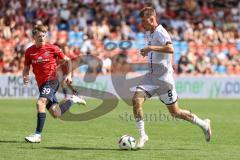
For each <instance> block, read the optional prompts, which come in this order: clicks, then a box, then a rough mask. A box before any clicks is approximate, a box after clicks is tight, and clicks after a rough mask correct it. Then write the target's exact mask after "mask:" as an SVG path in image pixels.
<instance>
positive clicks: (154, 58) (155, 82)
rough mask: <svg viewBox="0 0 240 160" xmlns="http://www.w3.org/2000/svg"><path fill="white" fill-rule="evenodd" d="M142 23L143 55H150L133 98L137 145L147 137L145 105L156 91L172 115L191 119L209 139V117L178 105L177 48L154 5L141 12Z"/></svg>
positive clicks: (140, 144) (146, 139)
mask: <svg viewBox="0 0 240 160" xmlns="http://www.w3.org/2000/svg"><path fill="white" fill-rule="evenodd" d="M139 15H140V17H141V20H142V25H143V27H144V29H145V30H146V34H145V37H146V40H147V46H146V47H145V48H143V49H141V51H140V52H141V55H142V56H147V57H148V63H149V73H148V74H146V76H145V77H144V78H143V80H142V82H141V83H140V84H139V85H138V86H137V90H136V92H135V94H134V96H133V98H132V102H133V113H134V117H135V120H136V126H137V129H138V132H139V136H140V138H139V140H138V141H137V145H136V147H137V148H143V147H144V144H145V142H146V141H148V136H147V134H146V132H145V130H144V120H143V111H142V105H143V103H144V101H145V100H146V99H147V98H150V97H151V96H153V95H154V94H157V95H158V97H159V99H160V100H161V101H162V102H163V103H164V104H165V105H166V106H167V108H168V110H169V112H170V113H171V115H172V116H173V117H176V118H180V119H183V120H186V121H189V122H191V123H193V124H196V125H197V126H199V127H200V128H201V129H202V130H203V133H204V135H205V139H206V141H207V142H209V141H210V138H211V135H212V133H211V126H210V120H209V119H205V120H202V119H200V118H199V117H198V116H196V115H195V114H193V113H190V112H189V111H187V110H183V109H180V107H179V106H178V102H177V99H178V96H177V93H176V89H175V84H174V79H173V68H172V57H173V54H174V48H173V45H172V41H171V38H170V36H169V34H168V32H167V31H166V30H165V29H164V28H163V26H162V25H161V24H158V22H157V18H156V12H155V10H154V9H153V8H151V7H145V8H143V9H142V10H141V11H140V14H139Z"/></svg>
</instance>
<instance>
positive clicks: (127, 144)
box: [118, 135, 136, 150]
mask: <svg viewBox="0 0 240 160" xmlns="http://www.w3.org/2000/svg"><path fill="white" fill-rule="evenodd" d="M118 145H119V148H120V149H123V150H132V149H135V146H136V140H135V138H133V137H132V136H129V135H123V136H122V137H121V138H120V140H119V141H118Z"/></svg>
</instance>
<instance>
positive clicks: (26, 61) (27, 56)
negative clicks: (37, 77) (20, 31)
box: [24, 49, 31, 66]
mask: <svg viewBox="0 0 240 160" xmlns="http://www.w3.org/2000/svg"><path fill="white" fill-rule="evenodd" d="M24 65H25V66H29V65H31V59H30V54H29V49H27V50H26V51H25V60H24Z"/></svg>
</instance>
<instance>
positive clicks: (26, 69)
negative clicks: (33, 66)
mask: <svg viewBox="0 0 240 160" xmlns="http://www.w3.org/2000/svg"><path fill="white" fill-rule="evenodd" d="M29 70H30V65H25V66H24V68H23V73H22V76H23V83H24V85H26V84H28V82H29Z"/></svg>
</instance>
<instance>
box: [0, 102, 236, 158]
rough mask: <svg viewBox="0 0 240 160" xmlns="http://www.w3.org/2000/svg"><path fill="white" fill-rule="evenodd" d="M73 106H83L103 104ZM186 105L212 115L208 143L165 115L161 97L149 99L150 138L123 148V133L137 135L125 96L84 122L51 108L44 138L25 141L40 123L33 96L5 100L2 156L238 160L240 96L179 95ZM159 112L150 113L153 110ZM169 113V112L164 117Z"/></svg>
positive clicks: (0, 112)
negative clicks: (120, 145)
mask: <svg viewBox="0 0 240 160" xmlns="http://www.w3.org/2000/svg"><path fill="white" fill-rule="evenodd" d="M87 103H88V106H86V107H84V106H77V105H75V106H73V108H72V109H71V112H84V111H86V110H91V109H92V108H93V107H94V106H96V105H98V103H99V102H98V101H96V100H88V101H87ZM179 103H180V105H181V106H182V108H186V109H189V110H191V111H192V112H194V113H196V114H197V115H198V116H199V117H202V118H207V117H208V118H210V119H211V122H212V130H213V137H212V141H211V142H210V143H206V142H205V140H204V136H203V133H202V131H201V130H200V129H199V128H198V127H197V126H194V125H192V124H191V123H188V122H183V121H181V120H175V119H171V118H168V119H167V118H166V117H168V116H169V114H168V112H167V109H166V108H165V107H164V106H163V104H162V103H160V102H159V101H158V100H149V101H147V102H146V103H145V105H144V112H145V116H146V118H147V121H146V122H145V128H146V132H147V133H148V135H149V138H150V140H149V141H148V143H147V144H146V145H145V148H144V149H142V150H138V151H121V150H119V149H118V144H117V142H118V139H119V137H121V136H122V135H124V134H130V135H132V136H133V137H137V131H136V129H135V123H134V121H133V119H132V118H131V114H132V108H131V107H130V106H128V105H126V104H125V103H123V102H120V103H119V105H118V107H117V108H116V109H114V110H113V111H112V112H110V113H108V114H106V115H104V116H101V117H100V118H97V119H93V120H90V121H85V122H66V121H62V120H55V119H53V118H52V117H51V116H50V115H49V114H48V115H47V120H46V123H45V128H44V131H43V134H42V142H41V143H40V144H29V143H25V142H24V139H23V138H24V136H27V135H29V134H31V133H33V131H34V129H35V125H36V111H35V108H36V107H35V101H34V100H3V99H1V100H0V160H15V159H18V160H30V159H34V160H87V159H89V160H95V159H96V160H111V159H116V160H121V159H122V160H130V159H131V160H132V159H136V160H152V159H158V160H159V159H160V160H165V159H166V160H216V159H218V160H224V159H226V160H229V159H231V160H234V159H236V160H239V157H240V152H239V150H240V138H239V135H240V118H239V117H240V100H180V101H179ZM154 113H155V117H154V116H153V117H151V116H152V115H154ZM164 116H165V117H164Z"/></svg>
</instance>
